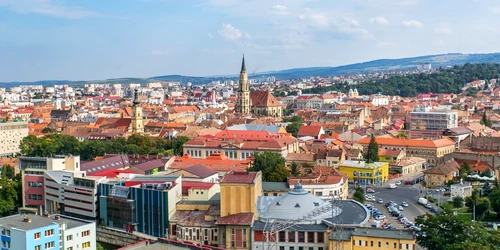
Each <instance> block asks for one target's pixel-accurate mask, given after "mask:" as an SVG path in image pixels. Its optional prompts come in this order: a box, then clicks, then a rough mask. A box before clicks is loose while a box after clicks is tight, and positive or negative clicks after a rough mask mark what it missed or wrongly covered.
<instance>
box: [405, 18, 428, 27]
mask: <svg viewBox="0 0 500 250" xmlns="http://www.w3.org/2000/svg"><path fill="white" fill-rule="evenodd" d="M401 25H403V26H404V27H407V28H422V27H424V25H423V24H422V23H421V22H419V21H417V20H405V21H402V22H401Z"/></svg>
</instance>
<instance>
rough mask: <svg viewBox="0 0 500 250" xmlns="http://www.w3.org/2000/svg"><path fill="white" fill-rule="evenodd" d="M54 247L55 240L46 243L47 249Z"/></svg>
mask: <svg viewBox="0 0 500 250" xmlns="http://www.w3.org/2000/svg"><path fill="white" fill-rule="evenodd" d="M53 247H54V242H53V241H51V242H47V243H45V249H51V248H53Z"/></svg>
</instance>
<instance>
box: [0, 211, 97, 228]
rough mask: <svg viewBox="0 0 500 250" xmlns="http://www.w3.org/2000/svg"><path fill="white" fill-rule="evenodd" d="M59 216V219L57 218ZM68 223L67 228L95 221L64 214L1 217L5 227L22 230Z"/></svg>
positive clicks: (0, 223) (0, 221) (0, 220)
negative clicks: (26, 219) (28, 220)
mask: <svg viewBox="0 0 500 250" xmlns="http://www.w3.org/2000/svg"><path fill="white" fill-rule="evenodd" d="M25 216H26V218H29V219H30V222H26V221H25V220H24V218H25ZM57 216H59V219H57ZM62 223H66V225H67V228H68V229H71V228H76V227H80V226H83V225H87V224H89V223H94V222H90V221H86V220H81V219H77V218H73V217H68V216H63V215H51V216H49V217H46V216H40V215H33V214H30V215H21V214H16V215H12V216H8V217H3V218H0V225H1V226H2V227H4V228H11V229H12V228H15V229H19V230H21V231H29V230H33V229H37V228H41V227H47V226H50V225H54V224H62Z"/></svg>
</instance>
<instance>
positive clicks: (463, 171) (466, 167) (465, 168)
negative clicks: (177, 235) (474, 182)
mask: <svg viewBox="0 0 500 250" xmlns="http://www.w3.org/2000/svg"><path fill="white" fill-rule="evenodd" d="M469 171H470V166H469V163H467V162H464V163H463V164H462V166H461V167H460V170H459V171H458V173H459V176H460V179H462V180H463V179H465V177H467V175H468V174H469Z"/></svg>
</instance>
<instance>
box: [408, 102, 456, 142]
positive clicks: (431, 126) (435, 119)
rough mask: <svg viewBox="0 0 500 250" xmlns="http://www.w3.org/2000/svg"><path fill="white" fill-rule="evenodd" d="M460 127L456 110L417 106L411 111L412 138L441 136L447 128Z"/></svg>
mask: <svg viewBox="0 0 500 250" xmlns="http://www.w3.org/2000/svg"><path fill="white" fill-rule="evenodd" d="M456 127H458V113H457V112H456V111H449V110H443V111H436V110H434V111H433V110H431V107H426V106H417V107H415V109H414V110H413V111H412V112H410V137H411V138H440V137H441V136H442V135H443V132H444V131H445V130H446V129H450V128H456Z"/></svg>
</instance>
